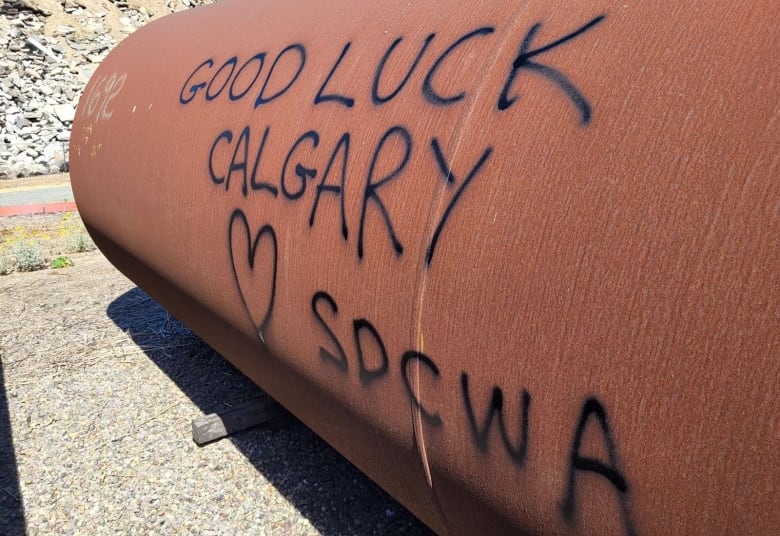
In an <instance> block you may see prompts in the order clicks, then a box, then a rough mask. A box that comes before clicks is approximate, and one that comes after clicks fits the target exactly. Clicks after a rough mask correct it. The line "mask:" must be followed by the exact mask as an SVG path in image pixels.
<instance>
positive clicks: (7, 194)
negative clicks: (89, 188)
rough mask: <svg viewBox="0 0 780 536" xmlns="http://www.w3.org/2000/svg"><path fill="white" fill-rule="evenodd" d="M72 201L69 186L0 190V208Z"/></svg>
mask: <svg viewBox="0 0 780 536" xmlns="http://www.w3.org/2000/svg"><path fill="white" fill-rule="evenodd" d="M69 201H73V190H71V187H70V184H60V185H56V186H42V187H35V188H29V189H28V188H8V189H4V190H0V207H10V206H16V205H33V204H44V203H62V202H69Z"/></svg>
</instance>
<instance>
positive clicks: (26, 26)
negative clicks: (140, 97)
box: [0, 0, 213, 179]
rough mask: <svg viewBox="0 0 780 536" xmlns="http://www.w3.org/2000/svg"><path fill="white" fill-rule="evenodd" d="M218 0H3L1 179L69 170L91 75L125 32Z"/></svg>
mask: <svg viewBox="0 0 780 536" xmlns="http://www.w3.org/2000/svg"><path fill="white" fill-rule="evenodd" d="M212 1H213V0H171V1H166V0H127V1H125V0H111V1H109V0H0V179H12V178H16V177H25V176H30V175H42V174H48V173H59V172H62V171H67V169H68V142H69V139H70V127H71V123H72V121H73V117H74V115H75V111H76V105H77V104H78V99H79V97H80V96H81V93H82V91H83V89H84V86H85V85H86V83H87V81H88V80H89V77H90V76H91V75H92V73H93V72H94V71H95V69H96V68H97V66H98V64H99V63H100V62H101V61H102V59H103V58H104V57H105V56H106V54H108V52H109V51H110V50H111V49H112V48H113V47H114V46H115V45H116V44H117V43H118V42H119V41H120V40H121V39H122V38H123V37H124V36H126V35H129V34H130V33H132V32H133V31H135V30H136V29H137V28H140V27H141V26H143V25H144V24H146V23H147V22H148V21H149V20H151V19H152V18H156V17H159V16H162V15H165V14H168V13H171V12H173V11H179V10H182V9H187V8H189V7H195V6H197V5H202V4H208V3H211V2H212Z"/></svg>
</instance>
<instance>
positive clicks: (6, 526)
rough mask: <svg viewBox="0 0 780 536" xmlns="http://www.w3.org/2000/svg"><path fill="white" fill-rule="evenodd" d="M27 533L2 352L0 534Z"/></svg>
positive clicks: (0, 355)
mask: <svg viewBox="0 0 780 536" xmlns="http://www.w3.org/2000/svg"><path fill="white" fill-rule="evenodd" d="M25 531H26V528H25V521H24V505H23V504H22V492H21V489H20V487H19V471H18V469H17V466H16V453H15V450H14V442H13V434H12V431H11V414H10V412H9V409H8V395H7V393H6V389H5V381H4V379H3V361H2V353H1V352H0V533H2V534H25Z"/></svg>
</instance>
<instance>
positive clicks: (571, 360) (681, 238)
mask: <svg viewBox="0 0 780 536" xmlns="http://www.w3.org/2000/svg"><path fill="white" fill-rule="evenodd" d="M778 27H780V8H779V7H778V4H777V3H775V2H759V3H753V4H752V5H751V6H750V7H747V6H745V7H735V6H733V5H731V4H727V3H726V2H722V1H717V2H709V3H703V4H700V5H697V6H696V7H695V8H694V7H689V6H687V5H685V6H684V5H679V6H677V5H674V6H672V5H669V6H666V5H664V4H661V3H655V2H620V3H614V2H595V3H594V2H582V1H576V2H569V3H566V5H565V6H564V5H553V4H549V3H547V2H531V3H527V2H523V3H506V2H489V1H482V2H477V3H469V4H467V5H466V4H463V3H459V2H410V3H407V2H402V3H365V2H356V1H354V2H353V1H343V2H332V3H326V4H323V3H320V2H307V1H301V2H281V1H279V2H275V1H270V2H263V3H255V2H242V1H225V2H223V3H220V4H218V5H214V6H209V7H206V8H200V9H196V10H193V11H188V12H184V13H179V14H176V15H174V16H170V17H166V18H164V19H161V20H159V21H157V22H154V23H152V24H150V25H149V26H147V27H145V28H144V29H142V30H140V31H138V32H137V33H135V34H133V35H132V36H130V37H129V38H128V39H127V40H126V41H125V42H123V43H122V44H121V45H119V46H118V47H117V48H116V50H114V51H113V52H112V53H111V54H110V55H109V57H108V58H107V59H106V60H105V62H104V63H103V64H102V65H101V67H100V69H99V70H98V71H97V72H96V73H95V76H94V77H93V79H92V80H91V82H90V83H89V85H88V86H87V88H86V90H85V93H84V97H83V98H82V100H81V103H80V105H79V109H78V113H77V117H76V120H75V123H74V127H73V135H72V137H71V158H72V162H71V172H72V181H73V189H74V193H75V196H76V201H77V203H78V205H79V210H80V212H81V214H82V217H83V219H84V222H85V223H86V224H87V226H88V227H89V229H90V231H91V233H92V234H93V236H94V238H95V241H96V243H97V244H98V245H99V246H100V248H101V249H102V250H103V251H104V252H105V254H106V255H107V256H108V257H109V259H111V260H112V262H114V263H115V264H116V265H117V266H118V267H119V268H120V269H121V270H122V271H124V272H125V273H126V274H128V275H129V276H130V277H132V278H133V279H134V280H135V281H137V282H138V284H139V285H140V286H142V287H143V288H144V289H145V290H146V291H147V292H149V293H150V294H151V295H153V296H154V297H155V298H156V299H158V300H159V301H160V302H161V303H162V304H164V305H165V306H166V307H167V308H169V309H170V310H171V311H172V312H174V313H175V314H176V315H177V316H179V317H180V318H181V319H182V320H183V321H184V322H185V323H187V324H188V325H189V326H191V327H192V328H193V329H194V330H195V331H196V332H197V333H198V334H199V335H201V336H202V337H203V338H204V339H205V340H206V341H208V342H209V343H210V344H211V345H213V346H214V347H215V348H216V349H217V350H219V351H220V352H221V353H222V354H223V355H224V356H225V357H226V358H228V359H230V360H231V361H233V362H234V363H235V364H236V365H237V366H239V367H240V368H241V369H242V370H243V371H244V372H246V373H247V374H248V375H249V376H250V377H251V378H252V379H253V380H254V381H256V382H257V383H258V384H259V385H261V386H262V387H263V388H265V389H266V390H267V391H268V392H269V393H270V394H271V395H272V396H273V397H274V398H276V399H277V400H278V401H279V402H281V403H282V404H283V405H284V406H285V407H287V408H288V409H289V410H290V411H292V412H293V413H294V414H296V415H297V416H298V417H300V418H301V419H302V420H303V421H305V422H306V423H307V424H308V425H309V426H311V428H312V429H314V430H315V431H316V432H317V433H318V434H320V435H321V436H322V437H323V438H325V439H326V440H327V441H329V442H330V443H331V444H333V445H334V446H335V447H336V448H337V449H338V450H340V451H341V452H342V453H344V454H345V455H346V456H347V457H348V458H349V459H351V460H352V461H353V462H354V463H355V464H356V465H357V466H358V467H360V468H361V469H362V470H363V471H365V472H366V473H367V474H368V475H370V476H371V477H372V478H374V479H375V480H376V481H377V482H379V483H380V484H381V485H382V486H383V487H384V488H385V489H387V490H388V491H389V492H390V493H392V494H393V495H394V496H395V497H397V498H398V499H399V500H401V501H402V502H403V503H405V504H406V505H407V506H408V507H409V508H410V509H412V510H413V511H414V512H415V513H416V514H417V515H418V516H420V518H421V519H423V520H424V521H425V522H426V523H427V524H429V525H430V526H431V527H432V528H434V529H435V530H436V531H438V532H440V533H442V534H469V535H470V534H487V533H490V534H498V533H522V532H527V533H534V534H536V533H539V534H548V533H549V534H553V533H591V534H594V533H595V534H672V533H677V534H715V533H731V534H737V533H738V534H744V533H748V534H769V533H771V532H772V530H773V529H776V527H777V526H779V525H780V517H778V516H780V514H778V512H780V509H779V508H778V504H777V481H778V476H779V475H780V460H779V458H778V456H777V452H778V446H779V445H778V442H779V441H778V433H779V432H778V414H779V413H780V412H778V410H779V409H780V408H779V407H778V406H779V404H778V392H779V391H780V389H779V387H780V385H779V382H780V380H779V378H780V371H779V370H778V367H779V366H780V365H779V364H778V363H779V362H780V360H779V359H778V354H779V352H778V350H779V348H778V334H779V333H780V313H779V311H780V301H779V298H780V276H779V275H778V274H779V272H780V267H779V266H778V264H779V263H780V260H779V255H778V239H777V237H778V232H779V231H780V225H779V223H780V222H779V218H780V211H779V210H778V206H780V205H778V190H779V188H780V186H779V184H780V181H778V158H779V156H778V155H779V154H780V141H779V139H780V136H779V133H778V121H777V118H778V113H779V108H778V103H779V100H778V95H780V92H779V91H778V89H779V88H778V69H777V61H776V50H777V46H778V44H780V43H779V42H778ZM259 507H260V506H259Z"/></svg>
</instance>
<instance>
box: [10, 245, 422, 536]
mask: <svg viewBox="0 0 780 536" xmlns="http://www.w3.org/2000/svg"><path fill="white" fill-rule="evenodd" d="M71 259H72V260H73V261H74V263H75V266H73V267H71V268H65V269H61V270H52V269H47V270H44V271H40V272H32V273H13V274H11V275H8V276H4V277H0V363H1V365H2V366H1V367H0V488H1V489H0V534H9V535H13V534H23V533H25V532H26V533H29V534H118V533H121V534H271V535H275V534H284V535H293V534H326V535H337V534H338V535H340V534H357V535H363V534H409V535H415V534H416V535H423V534H425V535H427V534H430V532H429V531H428V529H427V528H425V527H424V526H423V525H422V524H421V523H420V522H419V521H417V520H416V519H415V518H414V517H413V516H411V514H409V513H408V512H407V511H406V510H405V509H404V508H402V507H401V506H400V505H398V504H397V503H396V502H395V501H393V500H392V499H391V498H390V497H389V496H387V495H386V494H385V493H384V492H383V491H382V490H380V489H379V488H378V487H376V486H375V485H374V484H373V483H372V482H371V481H369V480H368V479H367V478H366V477H365V476H363V475H362V474H361V473H360V472H358V471H357V470H356V469H355V468H354V467H353V466H352V465H350V464H349V462H347V461H346V460H345V459H344V458H342V457H341V456H340V455H339V454H337V453H336V452H335V451H333V450H332V449H331V448H330V447H328V446H327V445H326V444H325V443H323V442H322V441H321V440H320V439H319V438H318V437H316V436H315V435H314V434H313V433H312V432H310V431H309V430H308V429H307V428H306V427H304V426H303V425H302V424H300V423H299V422H297V421H295V420H293V419H288V422H287V423H286V424H285V425H284V426H282V427H277V428H276V429H268V428H256V429H252V430H248V431H244V432H241V433H239V434H236V435H235V436H233V437H232V438H230V439H226V440H222V441H219V442H216V443H212V444H210V445H207V446H205V447H202V448H199V447H197V446H196V445H195V444H194V443H193V441H192V438H191V427H190V423H191V420H192V419H193V418H195V417H197V416H199V415H201V414H205V413H211V412H215V411H217V412H218V411H220V410H224V409H227V408H229V407H230V406H231V405H234V404H237V403H242V402H246V401H248V400H253V399H256V398H260V397H264V396H266V395H265V394H264V393H263V392H262V391H261V390H260V389H258V388H257V387H256V386H255V385H254V384H253V383H251V382H250V381H248V380H247V379H246V378H245V377H244V376H243V375H242V374H241V373H240V372H239V371H238V370H236V369H235V368H233V367H232V366H231V365H230V364H229V363H228V362H227V361H226V360H224V359H222V358H221V357H220V356H219V355H217V354H216V353H215V352H214V351H213V350H211V349H210V348H209V347H208V346H207V345H206V344H205V343H203V342H202V341H201V340H199V339H198V338H197V337H196V336H195V335H194V334H192V333H191V332H190V331H189V330H188V329H187V328H185V327H184V326H182V325H181V324H179V323H178V322H177V321H176V320H175V319H174V318H172V317H171V316H170V315H169V314H168V313H167V312H165V311H164V310H163V309H162V308H160V307H159V306H158V305H157V304H156V303H155V302H154V301H152V300H151V299H150V298H149V297H148V296H146V294H144V293H143V292H142V291H140V290H139V289H137V288H136V287H135V286H134V285H133V284H132V283H131V282H130V281H129V280H127V279H126V278H125V277H124V276H123V275H121V274H120V273H119V272H117V271H116V270H115V269H114V268H113V267H112V266H111V265H110V264H109V263H108V262H107V261H106V260H105V258H104V257H103V256H102V255H101V254H100V253H99V252H97V251H94V252H91V253H83V254H75V255H72V256H71Z"/></svg>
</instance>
